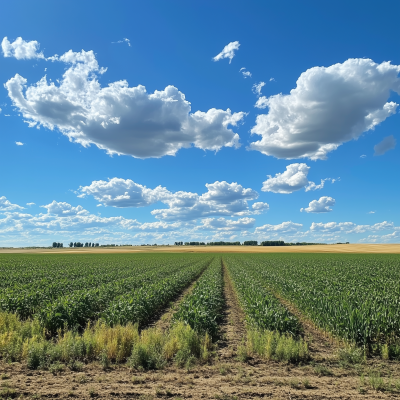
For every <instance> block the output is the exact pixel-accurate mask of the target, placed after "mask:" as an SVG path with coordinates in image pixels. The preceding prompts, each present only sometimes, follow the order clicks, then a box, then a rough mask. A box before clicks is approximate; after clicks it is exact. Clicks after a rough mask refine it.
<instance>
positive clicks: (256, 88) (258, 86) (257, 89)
mask: <svg viewBox="0 0 400 400" xmlns="http://www.w3.org/2000/svg"><path fill="white" fill-rule="evenodd" d="M263 86H265V82H259V83H255V84H254V85H253V87H252V88H251V90H252V91H253V93H254V94H255V95H257V96H261V90H262V88H263Z"/></svg>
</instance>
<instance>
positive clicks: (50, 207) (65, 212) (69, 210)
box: [41, 200, 89, 216]
mask: <svg viewBox="0 0 400 400" xmlns="http://www.w3.org/2000/svg"><path fill="white" fill-rule="evenodd" d="M41 207H43V208H46V209H47V212H48V213H49V214H55V215H58V216H70V215H87V214H89V212H88V211H87V210H85V209H84V208H83V207H82V206H77V207H72V206H71V204H68V203H65V202H62V201H61V202H57V201H55V200H53V201H52V202H51V203H50V204H47V206H41Z"/></svg>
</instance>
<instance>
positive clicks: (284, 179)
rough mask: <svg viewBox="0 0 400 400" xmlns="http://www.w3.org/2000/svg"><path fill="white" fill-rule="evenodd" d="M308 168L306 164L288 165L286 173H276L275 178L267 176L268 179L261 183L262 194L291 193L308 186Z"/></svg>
mask: <svg viewBox="0 0 400 400" xmlns="http://www.w3.org/2000/svg"><path fill="white" fill-rule="evenodd" d="M309 170H310V167H309V166H308V165H307V164H299V163H296V164H290V165H288V166H287V167H286V171H285V172H282V173H281V174H280V173H278V174H276V175H275V177H272V176H271V175H268V179H267V180H266V181H264V182H263V187H262V189H261V190H262V191H263V192H273V193H293V192H295V191H296V190H300V189H303V188H304V187H305V186H306V185H308V179H307V175H308V171H309Z"/></svg>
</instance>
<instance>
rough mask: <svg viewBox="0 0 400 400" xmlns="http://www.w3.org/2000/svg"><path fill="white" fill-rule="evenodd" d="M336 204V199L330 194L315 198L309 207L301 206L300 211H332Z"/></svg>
mask: <svg viewBox="0 0 400 400" xmlns="http://www.w3.org/2000/svg"><path fill="white" fill-rule="evenodd" d="M334 205H335V199H333V198H332V197H328V196H323V197H320V199H319V200H313V201H311V202H310V204H309V205H308V207H307V208H301V209H300V211H301V212H303V211H305V212H307V213H325V212H330V211H332V208H331V207H332V206H334Z"/></svg>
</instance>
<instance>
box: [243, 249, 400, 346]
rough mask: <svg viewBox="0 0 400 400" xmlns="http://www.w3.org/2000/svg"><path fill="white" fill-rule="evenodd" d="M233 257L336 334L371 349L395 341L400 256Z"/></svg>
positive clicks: (399, 330) (399, 326)
mask: <svg viewBox="0 0 400 400" xmlns="http://www.w3.org/2000/svg"><path fill="white" fill-rule="evenodd" d="M235 260H237V261H238V262H241V263H242V264H243V265H244V267H245V269H246V270H253V271H257V276H258V279H259V280H260V282H262V284H263V285H264V287H266V288H270V289H271V290H273V291H275V292H276V293H279V294H280V295H281V296H282V297H284V298H286V299H288V300H290V301H291V302H292V303H294V304H295V305H296V306H297V307H298V308H299V309H300V310H301V311H302V312H303V313H304V314H306V315H307V316H308V317H309V318H311V319H312V320H313V321H314V322H315V323H316V324H317V325H318V326H319V327H321V328H322V329H325V330H327V331H329V332H331V333H332V334H334V335H335V336H338V337H340V338H343V339H346V340H348V341H350V342H353V343H357V344H359V345H362V346H364V347H365V348H366V349H370V350H371V349H372V350H373V348H374V346H381V345H383V344H389V345H391V344H393V345H395V344H397V345H398V343H399V341H400V257H399V256H398V255H377V254H374V255H368V254H362V255H361V254H268V255H265V254H264V255H261V254H257V255H238V256H235Z"/></svg>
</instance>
